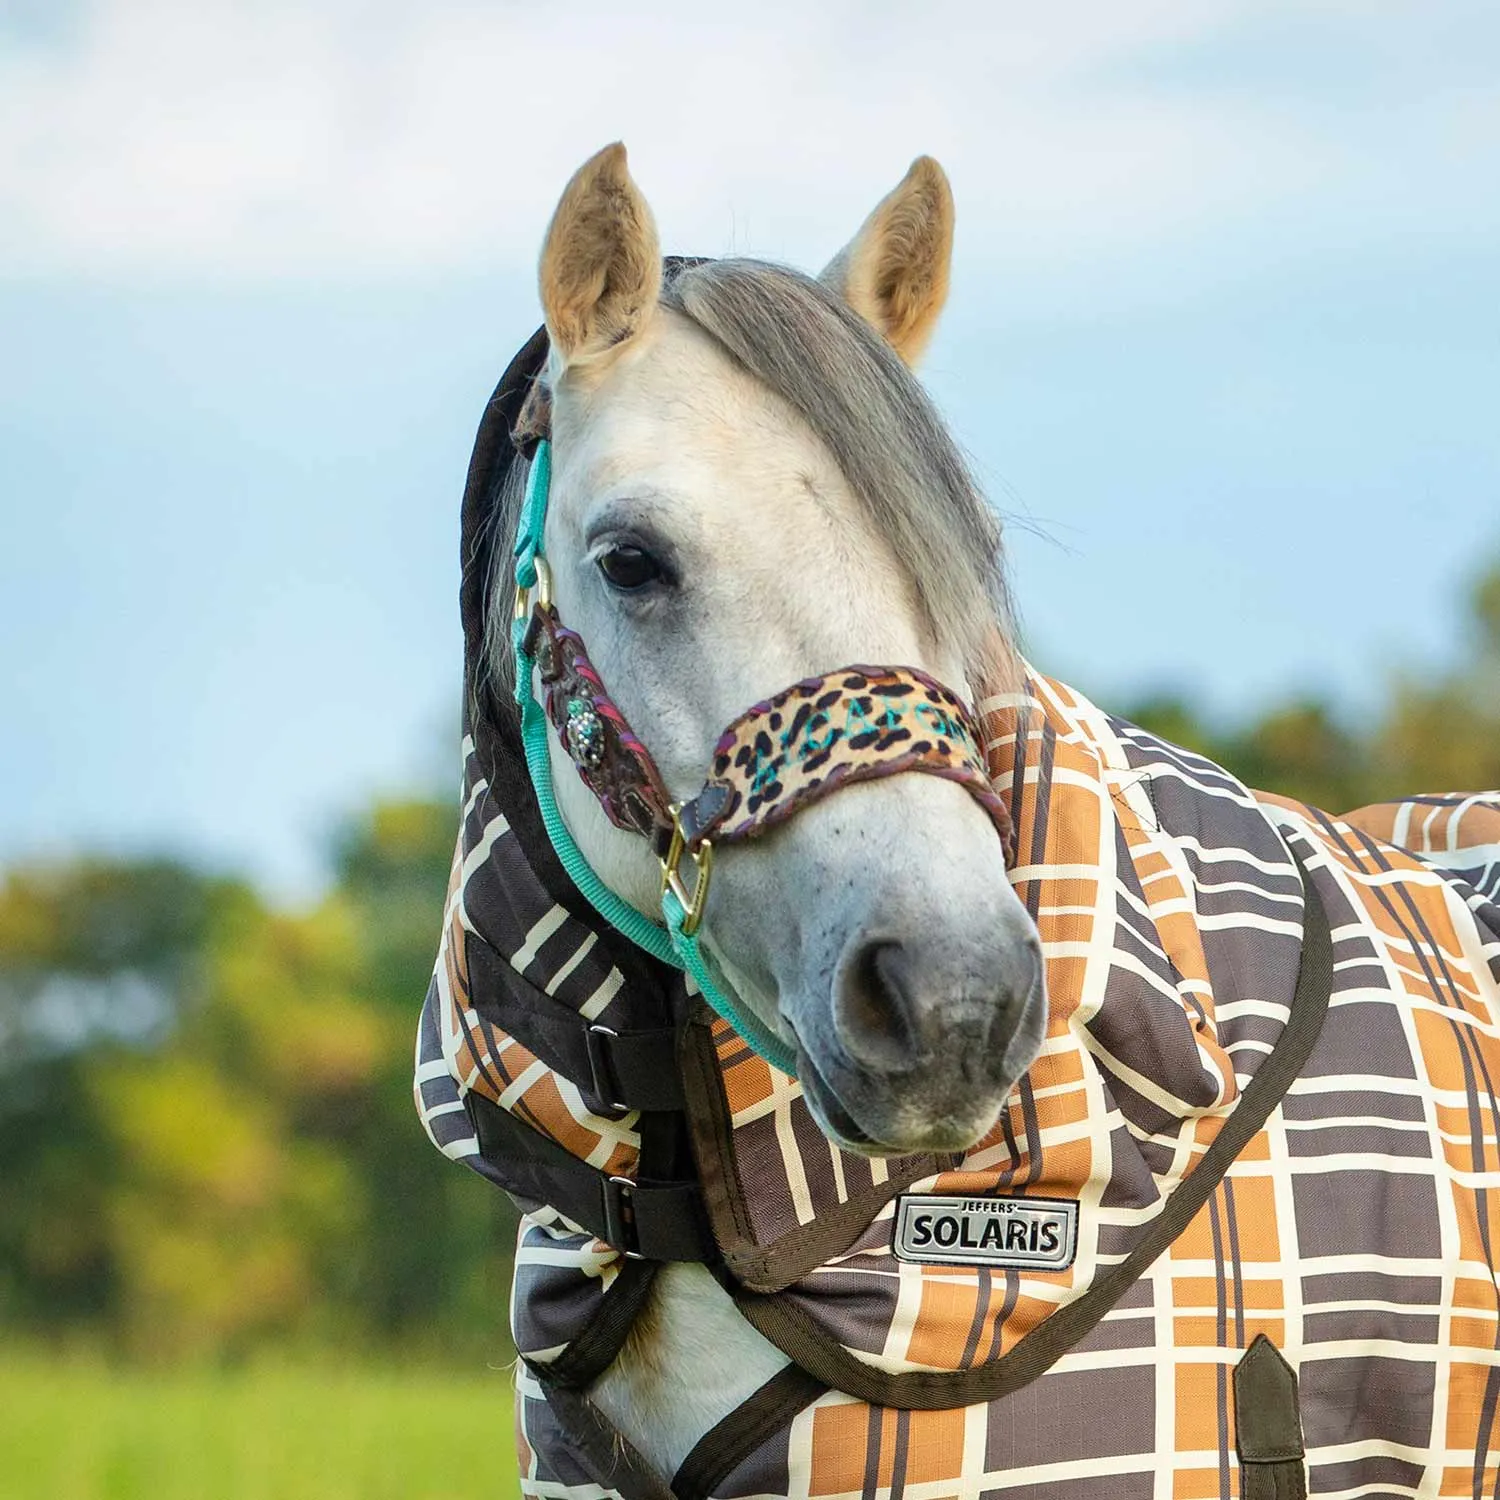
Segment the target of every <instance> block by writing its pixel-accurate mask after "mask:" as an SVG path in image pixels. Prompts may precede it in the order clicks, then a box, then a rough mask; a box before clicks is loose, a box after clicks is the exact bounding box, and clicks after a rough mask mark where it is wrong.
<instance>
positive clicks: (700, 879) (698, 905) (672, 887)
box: [661, 802, 714, 937]
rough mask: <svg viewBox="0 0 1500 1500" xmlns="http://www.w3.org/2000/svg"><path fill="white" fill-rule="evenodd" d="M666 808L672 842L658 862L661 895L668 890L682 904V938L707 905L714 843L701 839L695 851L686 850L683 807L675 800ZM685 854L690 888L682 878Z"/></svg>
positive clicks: (693, 929) (695, 925) (693, 928)
mask: <svg viewBox="0 0 1500 1500" xmlns="http://www.w3.org/2000/svg"><path fill="white" fill-rule="evenodd" d="M668 811H669V812H670V813H671V814H672V842H671V843H670V844H669V845H668V846H667V853H666V857H665V858H664V859H663V860H662V862H661V894H662V895H663V896H665V895H666V894H667V892H668V891H671V893H672V894H673V895H674V896H676V897H677V899H678V901H679V902H681V903H682V933H683V936H684V937H692V935H693V934H694V933H695V932H697V930H698V924H699V923H700V922H701V921H702V920H703V908H704V907H705V906H706V905H707V904H708V882H709V880H710V878H711V877H712V875H713V872H714V846H713V844H712V842H711V841H710V840H708V839H704V840H703V842H702V843H701V844H699V845H698V847H697V849H696V850H689V849H688V846H687V839H686V837H685V836H684V835H683V832H682V808H681V807H680V806H679V804H677V803H676V802H674V803H673V804H672V806H671V807H670V808H669V809H668ZM684 854H686V855H687V857H688V858H689V859H690V860H692V862H693V888H692V890H691V891H690V890H688V888H687V886H686V885H685V884H684V883H683V879H682V873H681V867H682V856H683V855H684Z"/></svg>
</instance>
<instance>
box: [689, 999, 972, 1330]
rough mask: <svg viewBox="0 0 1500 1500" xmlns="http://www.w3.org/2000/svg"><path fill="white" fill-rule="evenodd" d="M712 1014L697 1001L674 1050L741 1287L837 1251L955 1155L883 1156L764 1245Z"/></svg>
mask: <svg viewBox="0 0 1500 1500" xmlns="http://www.w3.org/2000/svg"><path fill="white" fill-rule="evenodd" d="M713 1020H714V1016H713V1012H712V1011H710V1010H709V1008H708V1007H707V1006H706V1005H702V1004H700V1005H699V1006H698V1007H697V1008H696V1010H695V1013H694V1014H693V1015H692V1016H691V1017H690V1018H689V1020H688V1022H687V1025H686V1026H685V1027H684V1028H683V1038H682V1050H681V1052H680V1053H679V1057H680V1060H681V1063H682V1088H683V1094H684V1096H685V1097H686V1100H687V1118H688V1123H689V1126H690V1128H691V1130H692V1134H693V1156H694V1159H695V1161H696V1163H697V1168H698V1181H699V1183H700V1184H701V1186H702V1188H703V1199H704V1203H705V1205H706V1207H707V1209H708V1216H709V1221H710V1223H711V1225H712V1228H713V1235H714V1239H715V1241H716V1242H717V1244H718V1246H719V1250H720V1253H721V1254H722V1255H723V1257H724V1267H725V1269H726V1270H727V1271H728V1272H729V1275H730V1277H731V1278H732V1279H733V1281H734V1282H735V1283H737V1284H738V1286H739V1287H740V1288H741V1289H743V1290H744V1291H747V1292H757V1293H766V1292H779V1291H781V1290H782V1288H784V1287H787V1286H790V1285H791V1284H792V1282H794V1281H799V1280H801V1278H802V1277H804V1276H806V1275H807V1274H808V1273H809V1272H811V1271H813V1270H815V1269H816V1268H817V1267H818V1266H821V1265H826V1264H827V1263H828V1262H829V1261H830V1260H832V1259H833V1258H834V1257H835V1256H837V1255H842V1254H843V1253H844V1251H845V1250H847V1249H848V1248H849V1246H850V1245H852V1244H853V1243H854V1242H855V1240H857V1239H858V1238H859V1237H860V1235H861V1234H863V1233H864V1231H865V1230H866V1229H868V1228H869V1226H870V1223H871V1221H872V1220H873V1219H874V1218H875V1216H876V1215H877V1214H878V1213H879V1212H880V1210H881V1209H882V1208H884V1207H885V1205H886V1204H887V1203H889V1202H890V1200H891V1199H892V1198H894V1197H895V1196H896V1195H897V1194H898V1193H900V1192H902V1191H903V1190H904V1189H906V1188H908V1187H910V1186H911V1184H912V1183H914V1182H916V1181H918V1180H919V1179H921V1178H923V1177H931V1176H932V1175H933V1173H934V1172H941V1171H944V1170H946V1169H947V1168H948V1167H950V1166H951V1165H952V1164H953V1161H954V1158H952V1157H946V1156H945V1157H938V1156H933V1155H930V1154H928V1155H922V1156H903V1157H899V1158H893V1159H892V1160H891V1161H889V1162H887V1164H886V1165H887V1167H888V1169H889V1171H890V1177H889V1178H888V1179H887V1180H886V1181H885V1182H882V1183H876V1184H873V1185H872V1186H871V1187H868V1188H865V1189H863V1190H862V1191H860V1192H857V1193H855V1194H854V1195H853V1196H852V1197H851V1198H850V1199H849V1201H848V1202H847V1203H842V1204H839V1205H838V1207H836V1208H832V1209H829V1210H827V1211H825V1212H822V1213H820V1214H819V1215H818V1217H817V1218H816V1219H815V1220H813V1222H812V1223H811V1224H801V1225H798V1227H797V1228H795V1229H792V1230H789V1231H788V1232H787V1233H786V1234H784V1235H782V1236H780V1237H779V1238H778V1239H776V1240H773V1241H772V1242H771V1243H770V1244H768V1245H762V1244H761V1243H760V1242H759V1241H758V1240H757V1239H756V1237H755V1227H754V1224H753V1223H752V1221H751V1218H750V1213H749V1209H748V1207H747V1206H746V1199H745V1190H744V1186H743V1184H742V1183H741V1181H740V1177H739V1171H738V1167H737V1165H736V1161H735V1153H734V1140H733V1136H734V1127H733V1124H732V1122H731V1120H730V1118H729V1105H728V1103H727V1101H726V1100H725V1098H724V1077H723V1074H722V1073H721V1072H720V1071H719V1063H718V1053H717V1049H716V1048H715V1046H714V1039H713V1033H712V1031H711V1029H710V1028H711V1025H712V1022H713ZM787 1353H789V1354H790V1353H791V1350H788V1351H787ZM792 1357H793V1358H796V1356H795V1355H793V1356H792Z"/></svg>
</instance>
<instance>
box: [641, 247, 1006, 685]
mask: <svg viewBox="0 0 1500 1500" xmlns="http://www.w3.org/2000/svg"><path fill="white" fill-rule="evenodd" d="M662 301H663V302H664V303H665V304H666V305H667V306H668V307H671V308H674V309H676V310H677V311H678V312H681V313H683V314H685V315H686V316H687V317H689V318H690V319H692V321H693V322H694V323H696V324H697V325H698V326H699V327H700V328H702V329H703V330H704V331H705V332H706V333H708V334H709V335H710V337H712V338H713V339H714V340H715V341H716V342H717V343H718V344H719V345H720V346H721V347H722V348H723V349H724V350H725V351H726V352H727V353H728V354H730V355H731V356H732V357H733V358H734V359H735V360H737V361H738V362H739V363H740V364H741V365H743V366H744V367H745V368H746V369H747V370H749V371H750V372H751V374H753V375H754V376H755V377H756V378H757V379H759V380H760V381H761V382H762V383H763V384H764V385H765V386H767V387H768V388H769V389H770V390H771V391H772V392H774V393H775V394H776V395H777V396H779V397H780V398H781V399H782V400H783V401H784V402H786V404H787V405H788V406H790V407H791V408H792V410H793V411H795V412H796V413H797V415H798V416H799V417H801V419H802V420H803V421H805V422H806V423H807V425H808V426H809V427H810V428H811V429H812V431H813V432H814V434H815V435H816V436H817V437H818V438H819V439H820V440H821V442H822V443H823V444H824V445H825V446H826V447H827V448H828V450H829V452H830V453H831V454H832V455H833V457H834V459H835V461H836V462H837V464H838V466H839V468H840V470H841V471H842V473H843V475H844V478H845V480H846V481H847V483H848V485H849V488H850V490H851V491H852V492H853V494H854V496H855V498H856V500H857V501H858V502H859V504H860V505H861V507H862V508H863V509H864V511H865V513H866V515H867V517H868V518H869V520H870V521H871V523H872V524H873V525H874V527H875V528H876V530H877V531H878V532H879V534H880V535H881V536H883V537H884V538H885V539H886V540H887V542H888V543H889V544H890V547H891V550H892V552H893V554H894V555H895V557H896V558H897V559H899V560H900V561H901V563H902V564H903V566H905V567H906V568H907V569H908V570H909V572H910V574H911V578H912V583H913V585H914V587H915V592H916V597H917V600H918V602H919V603H920V605H921V607H922V610H923V612H924V613H925V614H926V616H927V620H928V623H929V624H930V626H931V627H932V629H933V631H934V632H935V633H936V635H937V636H938V638H939V639H941V640H944V641H946V642H950V643H953V644H954V645H956V646H957V647H958V649H959V651H960V653H961V654H962V658H963V660H964V663H965V667H966V669H967V672H968V676H969V686H970V688H971V689H974V690H977V689H978V687H979V685H980V684H981V683H984V684H986V685H995V684H997V679H998V684H999V685H1003V686H1006V687H1009V686H1012V685H1013V684H1012V683H1010V682H1009V681H1008V680H1007V679H1008V678H1009V677H1011V676H1012V675H1013V667H1014V664H1015V657H1014V652H1013V650H1012V647H1011V642H1012V640H1013V638H1014V632H1013V626H1012V609H1011V603H1010V596H1009V591H1008V589H1007V587H1006V580H1005V570H1004V566H1003V555H1002V551H1001V545H1000V523H999V520H998V518H997V517H996V515H995V513H994V512H993V511H992V510H991V509H990V507H989V506H988V505H987V503H986V502H985V500H984V497H983V495H982V494H981V493H980V491H979V488H978V486H977V484H976V483H975V481H974V479H973V477H972V475H971V474H970V472H969V468H968V465H967V464H966V463H965V462H964V459H963V456H962V454H961V453H960V452H959V449H958V445H957V444H956V443H955V442H954V440H953V438H952V436H951V435H950V434H949V432H948V430H947V428H946V426H945V425H944V423H943V420H942V418H941V417H940V416H939V415H938V412H937V409H936V407H935V406H934V405H933V402H932V400H931V398H930V397H929V396H928V394H927V392H926V391H925V390H924V389H923V387H922V385H921V383H920V382H919V381H918V380H917V379H916V377H915V376H914V375H913V374H912V373H911V371H910V370H909V369H908V368H907V367H906V365H905V364H904V363H903V362H902V360H901V359H900V357H899V356H898V355H897V354H896V352H895V351H894V350H893V349H892V348H891V347H890V345H889V344H887V343H886V342H885V340H884V339H882V338H881V337H880V335H879V334H877V333H876V332H875V331H874V330H873V329H872V328H871V327H870V326H869V324H868V323H866V322H865V321H864V319H863V318H861V317H860V316H859V315H858V314H857V313H855V312H854V311H853V310H852V309H851V308H850V307H849V306H848V305H847V304H846V303H845V302H844V301H843V299H842V298H840V297H839V296H838V295H837V294H836V293H834V292H833V291H831V290H830V289H829V288H828V287H826V286H824V285H823V284H822V282H820V281H817V280H814V279H813V278H812V277H810V276H805V275H803V274H802V273H801V272H799V271H794V270H791V269H790V268H788V267H785V266H777V265H771V264H768V263H766V262H763V261H754V260H712V261H704V262H702V263H700V264H697V265H691V266H687V267H684V268H683V269H682V270H681V271H680V272H679V273H678V274H677V275H676V276H674V277H671V278H669V279H668V281H667V283H666V285H665V286H664V287H663V290H662Z"/></svg>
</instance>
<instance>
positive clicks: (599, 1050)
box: [583, 1021, 630, 1109]
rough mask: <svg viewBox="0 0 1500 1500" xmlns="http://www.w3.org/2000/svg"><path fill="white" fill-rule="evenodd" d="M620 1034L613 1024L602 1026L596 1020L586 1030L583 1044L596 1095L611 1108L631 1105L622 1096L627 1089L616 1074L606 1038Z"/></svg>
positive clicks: (625, 1107)
mask: <svg viewBox="0 0 1500 1500" xmlns="http://www.w3.org/2000/svg"><path fill="white" fill-rule="evenodd" d="M619 1034H620V1033H619V1032H618V1031H616V1030H615V1029H614V1028H613V1027H612V1026H601V1025H599V1023H598V1022H597V1021H595V1022H594V1023H592V1024H591V1025H590V1026H589V1028H588V1030H587V1031H585V1032H584V1034H583V1045H584V1051H585V1052H587V1054H588V1059H589V1079H590V1082H591V1083H592V1084H593V1086H594V1097H595V1098H596V1099H598V1100H599V1101H600V1102H601V1103H602V1104H607V1105H608V1106H609V1107H610V1108H611V1109H628V1108H629V1107H630V1106H629V1105H628V1104H626V1103H625V1101H624V1100H623V1099H622V1098H621V1097H620V1096H621V1094H623V1093H624V1092H625V1090H624V1089H623V1088H621V1087H620V1080H619V1079H618V1078H617V1077H616V1076H615V1069H614V1063H613V1060H612V1059H611V1057H610V1050H609V1043H608V1042H607V1041H606V1040H605V1038H607V1037H618V1036H619Z"/></svg>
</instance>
